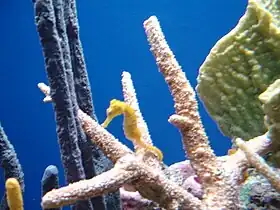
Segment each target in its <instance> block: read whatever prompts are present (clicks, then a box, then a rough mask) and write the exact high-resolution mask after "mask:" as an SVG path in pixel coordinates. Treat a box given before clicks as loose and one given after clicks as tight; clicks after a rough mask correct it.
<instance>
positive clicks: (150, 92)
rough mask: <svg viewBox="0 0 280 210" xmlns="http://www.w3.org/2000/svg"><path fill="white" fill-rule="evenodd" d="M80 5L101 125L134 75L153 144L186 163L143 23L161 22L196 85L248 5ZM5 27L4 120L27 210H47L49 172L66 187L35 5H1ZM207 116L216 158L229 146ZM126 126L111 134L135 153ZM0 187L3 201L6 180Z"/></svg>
mask: <svg viewBox="0 0 280 210" xmlns="http://www.w3.org/2000/svg"><path fill="white" fill-rule="evenodd" d="M77 7H78V15H79V22H80V34H81V40H82V44H83V48H84V54H85V59H86V63H87V69H88V74H89V78H90V82H91V87H92V92H93V99H94V105H95V109H96V113H97V116H98V118H99V120H100V121H102V120H104V118H105V109H106V108H107V107H108V105H109V101H110V100H111V99H112V98H117V99H122V98H123V97H122V90H121V82H120V79H121V73H122V71H123V70H125V71H129V72H130V73H131V75H132V78H133V81H134V85H135V88H136V91H137V95H138V100H139V101H140V108H141V110H142V114H143V115H144V118H145V120H146V121H147V123H148V126H149V130H150V134H151V136H152V139H153V141H154V144H155V145H156V146H157V147H159V148H160V149H161V150H162V151H163V154H164V162H165V163H166V164H171V163H174V162H178V161H182V160H184V150H183V148H182V144H181V140H180V135H179V133H178V130H177V129H176V128H174V127H173V126H172V125H171V124H169V123H168V122H167V119H168V117H169V116H170V115H171V114H172V113H174V109H173V101H172V98H171V96H170V93H169V90H168V88H167V86H166V84H165V82H164V79H163V77H162V75H161V74H160V73H159V72H158V70H157V66H156V64H155V60H154V57H153V56H152V54H151V53H150V51H149V45H148V43H147V41H146V36H145V33H144V30H143V27H142V24H143V21H144V20H145V19H147V18H148V17H149V16H151V15H156V16H157V17H158V18H159V20H160V22H161V26H162V28H163V31H164V33H165V35H166V39H167V41H168V43H169V45H170V47H171V49H172V50H173V52H174V54H175V55H176V57H177V59H178V61H179V63H180V64H181V66H182V67H183V70H184V71H185V72H186V74H187V76H188V78H189V80H190V82H191V84H192V85H193V86H195V85H196V77H197V75H198V69H199V66H200V65H201V64H202V63H203V61H204V60H205V58H206V56H207V55H208V53H209V51H210V49H211V48H212V47H213V45H214V44H215V43H216V42H217V41H218V40H219V39H220V38H221V37H223V36H224V35H225V34H227V33H228V32H229V31H230V30H231V29H232V28H233V27H234V26H235V25H236V24H237V22H238V20H239V18H240V17H241V16H242V15H243V13H244V11H245V8H246V1H241V0H240V1H236V0H228V1H224V0H215V1H205V0H204V1H195V0H192V1H189V0H173V1H171V0H157V1H155V0H154V1H152V0H142V1H135V0H107V1H104V0H99V1H93V0H83V1H78V5H77ZM0 24H1V32H0V40H1V45H0V121H1V123H2V126H3V127H4V129H5V131H6V133H7V135H8V137H9V139H10V141H11V142H12V144H13V145H14V147H15V149H16V152H17V154H18V158H19V160H20V162H21V164H22V167H23V170H24V173H25V184H26V191H25V194H24V200H25V209H34V210H35V209H40V206H39V204H40V196H41V195H40V180H41V177H42V174H43V172H44V169H45V168H46V167H47V166H48V165H50V164H55V165H57V166H58V167H59V172H60V178H61V180H60V181H61V183H62V184H63V169H62V167H61V162H60V153H59V147H58V144H57V139H56V132H55V131H56V127H55V121H54V114H53V109H52V105H51V104H44V103H43V102H42V99H43V94H42V93H41V92H40V91H39V90H38V88H37V83H39V82H46V81H47V80H46V73H45V70H44V60H43V56H42V50H41V47H40V43H39V39H38V35H37V32H36V28H35V24H34V12H33V5H32V2H31V0H15V1H11V0H2V1H1V2H0ZM200 112H201V116H202V120H203V123H204V125H205V128H206V131H207V134H208V136H209V138H210V142H211V145H212V147H213V149H214V150H215V152H216V154H217V155H224V154H226V152H227V149H228V148H229V147H230V140H229V139H227V138H225V137H224V136H222V135H221V134H220V132H219V130H218V128H217V126H216V125H215V124H214V122H213V120H212V119H211V118H210V117H209V116H208V115H207V113H206V112H205V110H204V109H203V107H202V105H201V104H200ZM121 125H122V118H121V117H119V118H118V119H116V120H114V121H113V123H112V124H111V125H110V126H109V130H110V131H111V132H112V133H113V134H114V135H115V136H116V137H117V138H118V139H120V141H122V142H123V143H125V144H127V145H128V146H130V147H131V143H130V142H129V141H128V140H126V139H125V138H124V136H123V131H122V126H121ZM1 172H2V171H1ZM0 185H1V188H0V194H1V196H2V195H3V190H4V189H3V186H4V180H3V178H2V177H1V179H0Z"/></svg>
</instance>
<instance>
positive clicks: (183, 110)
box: [38, 16, 270, 210]
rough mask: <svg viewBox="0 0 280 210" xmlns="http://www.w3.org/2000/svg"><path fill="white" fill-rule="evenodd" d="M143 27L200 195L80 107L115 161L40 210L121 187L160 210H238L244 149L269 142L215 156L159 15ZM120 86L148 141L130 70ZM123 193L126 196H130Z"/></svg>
mask: <svg viewBox="0 0 280 210" xmlns="http://www.w3.org/2000/svg"><path fill="white" fill-rule="evenodd" d="M144 28H145V32H146V35H147V38H148V41H149V43H150V45H151V51H152V53H153V55H154V57H155V59H156V62H157V65H158V67H159V70H160V72H161V73H162V75H163V76H164V79H165V81H166V83H167V85H168V86H169V89H170V92H171V94H172V97H173V99H174V104H175V105H174V107H175V114H174V115H172V116H171V117H170V118H169V122H171V123H172V124H173V125H175V126H176V127H177V128H178V129H179V131H180V133H181V136H182V142H183V145H184V149H185V151H186V155H187V156H188V158H189V160H190V164H191V166H192V168H193V170H194V173H195V174H196V176H197V179H198V180H199V183H200V184H201V189H202V191H203V195H202V198H199V197H196V196H194V195H193V194H192V193H190V192H188V190H186V189H185V188H184V186H182V185H180V184H178V183H177V182H176V181H174V180H172V179H171V178H170V177H168V176H167V175H166V172H165V167H164V164H163V163H162V162H161V161H159V160H158V158H157V157H156V156H155V155H154V154H153V153H151V152H149V151H146V150H142V151H140V152H137V153H134V152H132V151H131V150H130V149H129V148H128V147H126V146H125V145H123V144H122V143H120V142H119V141H118V140H117V139H116V138H115V137H114V136H113V135H112V134H110V133H109V132H108V131H107V130H105V129H104V128H103V127H102V126H101V125H99V124H98V123H97V122H96V121H94V120H93V119H92V118H91V117H90V116H88V115H87V114H86V113H84V112H83V111H82V110H81V109H80V110H78V118H79V120H80V122H81V124H82V127H83V129H84V131H85V133H86V134H87V135H88V136H89V137H90V138H91V141H92V142H93V143H94V144H95V145H97V146H98V147H99V148H100V149H102V150H103V152H104V154H105V155H106V156H107V157H108V158H110V159H111V160H112V161H113V163H114V167H113V168H112V169H110V170H108V171H106V172H104V173H101V174H99V175H97V176H95V177H93V178H91V179H87V180H81V181H78V182H75V183H73V184H69V185H68V186H64V187H61V188H59V189H54V190H52V191H50V192H48V193H47V194H46V195H45V196H44V197H43V198H42V207H43V208H44V209H47V208H57V207H61V206H65V205H69V204H73V203H75V202H77V201H79V200H85V199H89V198H92V197H95V196H100V195H104V194H107V193H109V192H114V191H115V190H117V189H120V188H121V189H122V191H123V190H124V192H123V194H124V193H129V192H128V191H134V192H133V193H134V194H135V193H136V194H137V196H140V195H141V196H142V198H141V199H146V200H150V201H151V202H153V203H156V204H157V205H158V206H159V207H161V208H164V209H170V210H172V209H178V208H179V209H188V210H197V209H203V210H206V209H209V210H210V209H211V210H221V209H226V210H231V209H232V210H234V209H238V206H239V198H238V196H239V195H238V194H239V186H240V184H239V183H240V180H242V178H243V177H242V173H243V171H244V170H245V169H247V168H248V167H249V165H250V164H251V162H250V160H249V162H248V160H247V156H248V155H247V153H246V152H245V153H244V152H243V151H245V149H244V148H250V151H251V152H252V153H253V154H255V155H257V154H259V155H262V154H263V153H264V152H265V151H266V150H267V148H268V146H269V145H270V141H269V140H267V137H266V135H263V136H259V137H256V138H254V139H252V140H250V141H248V142H246V143H243V144H242V145H243V146H241V144H240V142H239V144H238V145H237V146H240V149H239V150H237V152H236V153H235V154H233V155H230V156H225V157H217V156H216V155H215V154H214V152H213V150H212V149H211V147H210V145H209V142H208V138H207V135H206V133H205V131H204V128H203V125H202V122H201V120H200V115H199V112H198V106H197V100H196V97H195V91H194V90H193V88H192V87H191V85H190V83H189V81H188V80H187V78H186V76H185V73H184V72H183V71H182V69H181V67H180V65H179V64H178V62H177V61H176V59H175V56H174V54H173V53H172V51H171V50H170V48H169V46H168V44H167V42H166V40H165V37H164V35H163V32H162V30H161V28H160V25H159V22H158V20H157V18H156V17H155V16H152V17H150V18H149V19H148V20H146V21H145V22H144ZM122 84H123V95H124V101H125V103H127V104H129V105H130V106H131V107H133V109H135V112H136V115H137V124H138V127H139V129H140V130H141V134H142V140H143V141H144V142H145V143H146V144H150V145H152V140H151V137H150V135H149V131H148V128H147V125H146V123H145V121H144V120H143V117H142V114H141V112H140V109H139V105H138V102H137V98H136V93H135V90H134V87H133V83H132V80H131V76H130V74H129V73H127V72H124V73H123V75H122ZM38 86H39V88H40V89H41V90H42V92H43V93H44V94H45V95H46V99H45V101H51V100H52V99H51V97H50V95H49V88H48V86H46V85H44V84H43V83H40V84H39V85H38ZM135 146H136V147H137V145H135ZM133 193H132V194H133ZM126 196H127V197H129V194H128V195H126ZM141 196H140V197H141ZM143 202H144V201H143Z"/></svg>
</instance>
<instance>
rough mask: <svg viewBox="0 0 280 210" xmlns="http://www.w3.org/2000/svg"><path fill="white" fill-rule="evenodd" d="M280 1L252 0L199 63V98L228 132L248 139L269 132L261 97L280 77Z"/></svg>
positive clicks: (221, 128) (225, 131)
mask: <svg viewBox="0 0 280 210" xmlns="http://www.w3.org/2000/svg"><path fill="white" fill-rule="evenodd" d="M279 5H280V1H279V0H249V3H248V6H247V10H246V13H245V14H244V16H243V17H242V18H241V19H240V21H239V23H238V24H237V26H236V27H235V28H234V29H233V30H232V31H231V32H230V33H229V34H227V35H226V36H224V37H223V38H222V39H221V40H220V41H218V42H217V44H216V45H215V46H214V47H213V49H212V50H211V52H210V54H209V55H208V56H207V58H206V60H205V62H204V63H203V65H202V66H201V68H200V71H199V76H198V86H197V91H198V94H199V97H200V98H201V99H202V101H203V103H204V105H205V107H206V109H207V111H208V112H209V114H210V115H211V116H212V117H213V119H214V120H215V121H216V122H217V123H218V126H219V128H220V130H221V131H222V132H223V133H224V134H225V135H227V136H229V137H235V136H236V137H241V138H242V139H245V140H248V139H250V138H252V137H255V136H257V135H261V134H263V133H264V132H265V131H266V127H265V125H264V120H263V118H264V112H263V110H262V106H261V103H260V101H259V99H258V96H259V95H260V94H261V93H262V92H263V91H265V90H266V88H267V87H268V86H269V85H270V84H271V83H273V82H274V81H275V80H276V79H278V78H280V28H279V27H280V8H279Z"/></svg>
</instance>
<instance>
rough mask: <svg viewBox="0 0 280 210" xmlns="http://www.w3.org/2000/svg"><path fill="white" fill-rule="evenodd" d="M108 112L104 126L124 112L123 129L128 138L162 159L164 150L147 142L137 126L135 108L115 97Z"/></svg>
mask: <svg viewBox="0 0 280 210" xmlns="http://www.w3.org/2000/svg"><path fill="white" fill-rule="evenodd" d="M106 113H107V118H106V120H105V121H104V123H102V126H103V127H104V128H106V127H107V126H108V125H109V124H110V122H111V121H112V120H113V119H114V118H115V117H117V116H119V115H121V114H123V115H124V119H123V129H124V134H125V136H126V138H127V139H129V140H131V141H132V142H133V143H134V144H136V145H138V146H139V147H141V148H144V149H146V150H149V151H151V152H153V153H154V154H155V155H156V156H157V157H158V159H159V160H160V161H162V159H163V154H162V152H161V151H160V150H159V149H158V148H157V147H154V146H152V145H150V144H147V143H145V142H144V141H143V140H142V138H141V132H140V130H139V128H138V127H137V118H136V114H135V110H134V109H133V108H132V107H131V106H129V105H128V104H126V103H125V102H123V101H119V100H117V99H113V100H111V102H110V106H109V108H108V109H107V111H106Z"/></svg>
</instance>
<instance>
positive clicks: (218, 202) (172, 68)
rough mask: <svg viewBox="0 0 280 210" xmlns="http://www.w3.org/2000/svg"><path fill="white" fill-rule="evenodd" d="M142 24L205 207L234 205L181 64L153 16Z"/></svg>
mask: <svg viewBox="0 0 280 210" xmlns="http://www.w3.org/2000/svg"><path fill="white" fill-rule="evenodd" d="M144 28H145V31H146V34H147V37H148V41H149V43H150V45H151V51H152V53H153V55H154V56H155V58H156V62H157V65H158V67H159V70H160V72H161V73H162V74H163V76H164V78H165V81H166V83H167V84H168V86H169V90H170V92H171V94H172V96H173V99H174V103H175V105H174V106H175V111H176V115H173V116H171V117H170V119H169V121H170V122H171V123H173V124H174V125H175V126H176V127H178V128H179V129H180V132H181V135H182V138H183V144H184V147H185V150H186V152H187V155H188V157H189V159H190V161H191V165H192V167H193V168H194V170H195V172H196V174H197V176H198V177H199V179H200V181H201V183H202V186H203V188H204V200H205V202H206V205H207V206H208V208H209V209H221V208H227V209H231V208H232V206H234V203H233V201H231V200H230V199H229V198H227V196H226V191H227V189H226V183H225V180H223V177H222V176H221V174H220V173H219V167H220V166H219V163H218V161H217V158H216V156H215V155H214V153H213V150H212V149H211V147H210V145H209V142H208V138H207V136H206V134H205V131H204V128H203V125H202V122H201V120H200V115H199V112H198V105H197V101H196V98H195V92H194V90H193V88H192V87H191V85H190V83H189V81H188V80H187V78H186V76H185V73H184V72H183V71H182V69H181V66H180V65H179V63H178V62H177V60H176V59H175V56H174V54H173V52H172V51H171V49H170V48H169V46H168V44H167V42H166V40H165V37H164V34H163V32H162V30H161V27H160V25H159V22H158V20H157V18H156V17H155V16H152V17H150V18H149V19H148V20H146V21H145V22H144Z"/></svg>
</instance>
